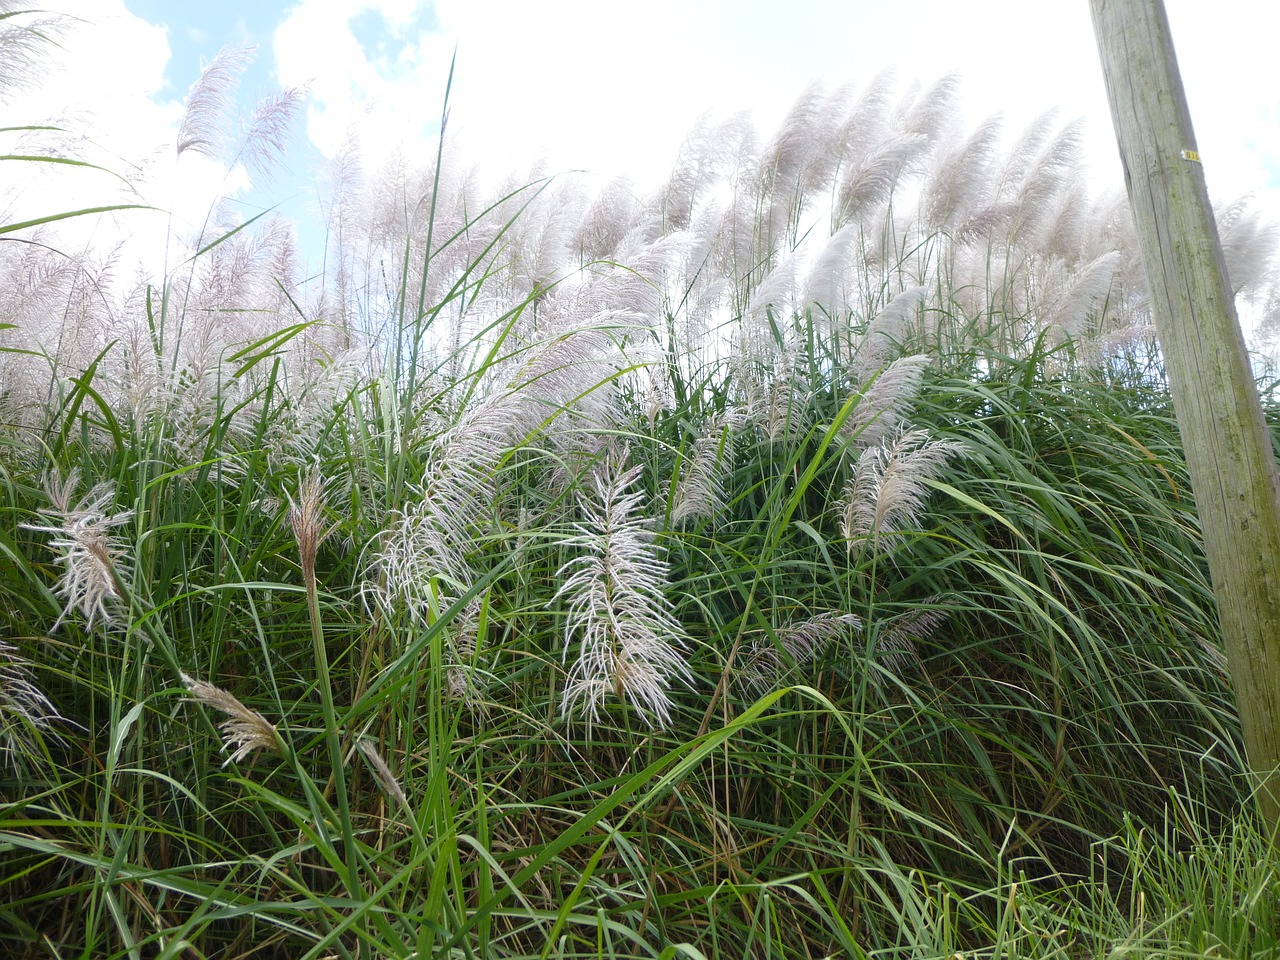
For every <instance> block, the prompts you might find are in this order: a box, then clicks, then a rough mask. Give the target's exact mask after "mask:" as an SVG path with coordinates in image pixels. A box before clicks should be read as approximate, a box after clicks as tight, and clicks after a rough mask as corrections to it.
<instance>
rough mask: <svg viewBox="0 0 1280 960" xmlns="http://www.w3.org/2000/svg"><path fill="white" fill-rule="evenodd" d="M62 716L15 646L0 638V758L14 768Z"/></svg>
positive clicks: (30, 752) (30, 753) (36, 746)
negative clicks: (37, 683) (40, 686)
mask: <svg viewBox="0 0 1280 960" xmlns="http://www.w3.org/2000/svg"><path fill="white" fill-rule="evenodd" d="M62 719H63V718H62V716H61V715H60V714H59V713H58V711H57V710H56V709H54V706H53V704H52V703H50V701H49V698H48V697H46V696H45V694H44V691H42V690H41V689H40V688H39V687H38V686H36V683H35V679H34V678H33V676H32V673H31V665H30V663H29V662H28V661H27V660H26V659H24V658H23V657H22V656H21V655H20V654H19V653H18V649H17V647H14V646H13V645H11V644H9V643H6V642H5V641H3V640H0V760H3V761H5V762H7V763H8V764H9V765H10V766H12V767H13V769H15V770H17V769H18V765H19V760H20V759H21V758H23V757H32V756H35V755H36V754H37V753H38V752H39V743H38V738H39V737H40V736H41V735H42V734H46V733H50V732H51V730H52V727H53V724H54V723H55V722H57V721H61V720H62Z"/></svg>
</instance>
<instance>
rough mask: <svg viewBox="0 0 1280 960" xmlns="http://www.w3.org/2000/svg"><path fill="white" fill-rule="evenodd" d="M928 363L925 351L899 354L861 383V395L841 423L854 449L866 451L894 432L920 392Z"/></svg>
mask: <svg viewBox="0 0 1280 960" xmlns="http://www.w3.org/2000/svg"><path fill="white" fill-rule="evenodd" d="M930 363H932V361H931V360H930V358H929V357H928V356H927V355H926V354H912V355H911V356H908V357H899V358H898V359H897V360H895V361H893V363H891V364H889V365H888V366H887V367H885V368H884V369H883V370H882V371H881V372H880V374H879V376H877V377H876V378H875V379H874V380H872V381H871V382H870V383H869V384H866V385H864V386H863V387H862V388H861V389H862V396H861V397H859V398H858V403H857V405H856V406H855V407H854V408H853V410H852V411H851V412H850V413H849V418H848V419H847V420H846V421H845V423H844V427H843V430H842V433H843V435H844V436H845V438H846V439H848V440H850V441H852V442H853V443H854V444H855V445H856V447H857V449H859V450H865V449H867V448H869V447H874V446H876V445H877V444H878V443H880V441H881V440H883V439H884V438H885V437H887V436H889V435H890V434H892V433H894V432H896V431H897V429H898V427H899V426H900V425H901V423H902V421H903V418H904V417H905V416H906V414H907V410H908V409H909V407H910V406H911V403H912V402H913V401H914V400H915V398H916V396H917V395H918V394H919V393H920V384H921V382H922V381H923V380H924V372H925V370H927V369H928V367H929V364H930Z"/></svg>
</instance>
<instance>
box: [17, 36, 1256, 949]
mask: <svg viewBox="0 0 1280 960" xmlns="http://www.w3.org/2000/svg"><path fill="white" fill-rule="evenodd" d="M229 56H230V59H228V60H227V61H225V62H223V63H222V64H221V66H220V67H219V69H220V70H224V71H229V73H228V76H233V75H234V73H235V69H234V68H235V67H236V66H237V63H238V62H239V61H237V60H236V56H235V55H229ZM227 82H229V80H225V79H224V80H220V79H219V74H217V72H216V71H215V72H214V73H212V74H209V75H207V76H206V77H205V78H204V80H202V84H206V85H209V88H208V89H205V88H204V87H198V88H197V89H196V90H195V91H194V92H193V99H192V103H191V110H192V111H193V116H192V117H191V118H190V123H188V124H187V125H186V126H185V127H184V133H183V135H182V139H180V141H179V146H180V148H182V149H186V150H203V151H207V152H208V153H209V154H211V155H213V156H216V157H221V158H222V159H228V157H227V153H226V151H228V150H231V151H234V150H235V149H236V148H235V146H234V145H228V142H227V141H226V140H225V138H223V137H222V136H221V133H220V132H219V129H218V121H219V117H220V116H221V115H222V106H221V102H220V101H218V100H217V98H216V96H214V94H216V93H217V92H218V84H220V83H227ZM953 95H954V85H953V84H952V83H950V82H943V83H941V84H939V85H938V86H936V87H934V88H932V89H931V90H928V91H926V92H924V93H916V94H909V95H907V96H905V97H896V96H895V95H894V92H893V87H892V85H891V83H889V82H888V81H887V80H883V79H882V80H881V81H878V82H877V83H875V84H873V85H872V86H871V87H870V88H869V89H868V90H867V91H865V92H864V93H863V94H862V95H861V96H860V97H856V98H855V97H852V96H851V95H849V94H847V93H846V92H843V91H842V92H838V93H827V92H825V91H822V90H821V89H820V88H817V87H815V88H812V89H811V90H809V91H808V92H807V93H806V94H805V96H804V97H803V98H802V99H801V101H800V102H799V103H798V104H797V107H796V109H795V110H794V111H793V112H792V114H791V116H790V117H789V118H788V120H787V121H786V123H785V124H784V127H783V129H782V130H781V131H780V132H779V133H778V135H777V136H776V137H774V138H773V139H771V140H761V139H759V138H756V137H754V136H753V135H752V134H751V132H750V131H749V130H748V129H747V128H746V127H745V126H744V125H743V122H741V121H735V122H734V123H731V124H728V125H726V126H725V127H723V128H721V129H719V130H713V129H710V128H703V129H701V130H700V132H698V133H697V134H695V136H694V137H692V138H691V139H690V141H689V143H688V144H686V146H685V148H684V149H683V151H682V152H681V155H680V159H679V161H678V164H677V167H676V169H675V170H674V171H673V173H672V176H671V178H670V181H669V182H668V184H667V185H666V186H665V187H664V189H663V190H662V191H660V192H659V193H658V194H657V195H656V196H654V197H652V198H636V197H631V196H626V195H623V194H621V193H619V192H618V191H616V190H613V191H606V192H605V193H604V194H603V195H601V196H598V197H592V196H589V195H588V194H586V193H585V192H583V190H581V189H580V187H579V186H578V185H577V184H576V182H574V181H573V180H571V179H566V180H563V181H558V182H555V183H549V182H539V183H536V184H534V185H532V186H529V187H525V186H511V185H506V186H503V187H501V188H499V189H498V190H497V191H496V193H494V194H492V195H489V196H485V195H484V194H483V192H482V190H481V188H480V187H479V186H478V185H477V184H476V183H475V182H474V181H473V180H471V179H469V178H468V177H467V176H466V175H465V174H463V173H462V172H461V168H460V167H458V166H457V165H456V164H455V163H454V162H453V160H452V158H451V157H450V156H449V152H448V151H447V150H446V149H445V147H446V143H445V142H444V141H442V144H441V150H440V153H439V155H438V156H437V158H436V161H435V163H434V165H430V166H429V167H428V168H427V169H426V170H421V171H414V170H407V169H400V168H397V169H393V170H389V171H386V172H384V173H376V172H375V173H373V174H369V175H367V176H366V175H364V174H361V172H360V171H359V170H358V168H357V165H356V164H355V163H354V162H353V161H351V160H350V159H349V158H348V161H347V162H346V163H345V164H344V165H343V167H342V169H340V170H338V171H337V172H336V173H335V177H334V182H335V184H336V186H335V189H336V190H337V191H338V195H335V197H334V198H333V202H332V204H331V209H332V211H333V212H334V216H335V217H336V218H337V219H336V220H335V222H334V225H333V226H334V230H333V231H332V238H333V241H332V242H333V244H334V248H333V249H332V250H331V251H330V252H331V254H332V256H331V261H330V262H332V263H336V264H339V265H340V266H338V267H337V268H335V270H334V271H333V272H332V273H331V274H329V275H327V276H326V277H325V283H324V284H323V290H318V289H316V288H315V287H310V288H308V287H304V286H303V285H302V284H301V283H300V282H297V278H298V277H301V276H304V275H305V274H304V272H303V271H301V270H300V269H296V268H297V267H298V264H297V263H296V260H295V259H294V256H293V254H292V253H291V249H292V248H291V246H290V244H289V242H288V239H289V238H288V231H287V229H282V228H281V227H279V226H278V225H276V226H271V225H269V224H266V223H265V222H263V223H262V224H258V225H257V226H258V227H260V228H261V229H260V230H256V231H255V230H254V229H252V227H253V226H254V225H249V224H227V225H226V232H225V233H223V234H220V235H217V236H216V237H213V238H211V237H210V236H202V237H201V238H200V239H199V240H198V241H197V242H196V243H195V245H194V247H193V252H194V251H195V250H199V251H200V252H199V254H198V255H197V256H195V257H194V258H193V259H192V260H191V261H190V264H189V265H188V267H187V269H185V270H183V271H178V272H174V271H168V270H161V271H160V273H159V275H158V277H157V278H156V280H155V282H154V283H153V284H151V285H148V286H147V287H146V288H145V289H144V290H143V291H142V292H141V293H139V294H138V295H134V296H126V297H125V298H124V299H123V300H122V301H121V302H120V303H119V304H115V305H114V306H113V311H112V316H114V317H116V321H114V322H124V321H125V319H126V318H127V322H125V325H124V327H112V328H111V329H113V330H115V331H116V332H122V331H124V330H127V331H128V332H129V333H130V336H127V337H126V336H119V337H115V336H111V337H108V339H106V340H104V341H103V342H102V343H101V344H98V345H97V346H96V349H94V350H92V351H86V347H85V344H83V343H79V344H77V343H73V342H71V338H70V335H69V334H68V339H67V340H66V342H65V343H63V342H62V341H57V345H55V341H56V338H55V340H50V339H48V338H47V337H46V334H47V333H48V331H46V330H44V329H43V327H41V326H40V324H41V322H42V321H41V320H40V317H39V316H37V314H40V313H41V312H40V311H39V310H37V305H38V304H39V303H40V302H41V301H40V299H39V297H35V296H33V297H30V298H28V299H26V300H21V302H18V301H15V303H16V307H15V309H14V311H13V313H12V315H13V316H14V317H15V321H14V322H15V325H16V326H15V328H13V329H10V330H2V331H0V335H4V336H6V337H8V338H9V340H7V341H5V342H4V343H3V344H2V345H3V346H4V348H5V352H4V353H3V354H0V404H2V405H3V407H4V410H5V411H6V416H12V417H13V418H14V419H15V421H16V422H17V423H19V424H20V425H21V426H22V430H21V431H20V432H18V433H16V434H15V435H14V436H13V437H12V438H10V439H7V440H6V441H5V445H4V446H3V447H0V465H2V466H3V470H2V471H0V511H3V512H4V513H5V515H6V516H7V517H8V518H9V519H10V520H11V522H10V523H8V524H5V525H0V553H3V554H4V556H5V558H6V560H7V561H9V562H7V563H6V564H3V565H0V629H3V630H4V631H6V634H7V635H8V636H11V637H13V638H15V641H16V642H14V643H10V642H9V641H8V640H3V639H0V722H8V721H9V719H12V718H14V717H20V719H21V720H22V726H21V727H11V728H0V736H5V735H6V734H5V733H4V730H5V729H9V730H11V734H10V735H9V736H10V739H9V740H8V741H7V742H9V743H12V744H17V745H18V748H19V752H21V753H22V754H23V756H24V757H25V760H24V763H23V765H22V769H21V771H19V770H18V768H17V766H14V767H5V768H4V769H3V770H0V848H3V849H4V851H5V857H4V859H3V861H0V888H3V891H4V896H3V897H0V938H3V939H4V943H5V946H6V947H7V948H10V952H13V953H15V954H16V955H35V954H36V953H37V952H39V951H44V952H46V953H53V954H57V955H63V956H65V955H71V954H75V955H80V956H96V955H110V956H122V957H123V956H129V957H135V956H136V957H141V956H148V955H151V954H155V955H160V956H181V955H187V954H189V955H192V956H228V957H232V956H246V955H249V954H254V955H259V956H282V957H283V956H289V957H296V956H304V957H311V958H319V957H330V956H334V957H342V958H344V960H345V958H355V957H384V956H385V957H406V958H407V957H411V956H426V955H429V954H437V953H439V954H441V955H444V954H455V953H456V954H458V955H467V956H484V957H512V958H515V957H534V956H538V957H547V956H551V955H556V956H563V957H574V956H584V957H585V956H592V957H599V956H628V957H635V956H646V957H647V956H652V957H656V958H667V957H673V956H739V955H740V956H748V955H750V956H760V957H811V956H832V955H848V956H904V957H905V956H910V957H953V956H957V955H964V956H971V955H973V956H986V955H989V956H992V957H996V956H1002V957H1003V956H1009V957H1013V956H1027V957H1032V956H1035V957H1046V956H1074V955H1079V954H1082V953H1089V954H1092V953H1096V952H1103V951H1112V952H1134V953H1140V954H1144V955H1161V956H1171V955H1173V954H1175V953H1180V952H1186V951H1192V952H1194V951H1202V952H1203V951H1210V950H1215V949H1220V950H1224V951H1230V952H1233V953H1237V954H1242V955H1243V954H1246V953H1249V952H1250V951H1255V952H1260V951H1266V950H1271V949H1274V945H1275V941H1276V937H1275V933H1276V930H1275V927H1274V923H1272V922H1271V920H1270V919H1269V917H1273V916H1275V910H1274V906H1275V877H1274V859H1273V857H1271V854H1270V850H1271V848H1270V847H1269V846H1268V844H1267V843H1266V842H1265V840H1266V838H1263V837H1262V836H1261V835H1260V834H1259V832H1258V829H1257V827H1256V825H1255V824H1254V823H1253V821H1252V820H1251V819H1250V818H1249V816H1248V815H1247V814H1246V813H1244V812H1242V811H1243V810H1245V809H1246V807H1245V805H1244V804H1245V800H1246V798H1245V797H1244V796H1243V795H1242V793H1241V790H1242V787H1241V783H1242V782H1243V781H1242V779H1241V778H1240V773H1241V771H1242V770H1243V769H1244V766H1243V761H1242V755H1241V748H1240V744H1239V737H1238V732H1237V723H1236V719H1235V714H1234V710H1233V706H1232V700H1231V694H1230V690H1229V689H1228V686H1227V682H1226V677H1225V674H1224V671H1223V670H1222V665H1221V654H1220V652H1219V651H1218V648H1217V643H1216V628H1215V620H1214V610H1213V599H1212V592H1211V590H1210V588H1209V583H1208V577H1207V573H1206V570H1205V568H1204V562H1203V557H1202V555H1201V553H1200V548H1199V542H1198V534H1197V530H1196V522H1195V512H1194V502H1193V500H1192V498H1191V496H1190V491H1189V488H1188V484H1187V480H1186V476H1185V470H1184V467H1183V464H1182V460H1181V456H1180V452H1179V443H1178V436H1177V430H1176V423H1175V420H1174V417H1173V414H1172V411H1171V408H1170V405H1169V402H1168V397H1167V392H1166V391H1165V390H1164V386H1163V381H1162V373H1161V371H1160V369H1159V354H1158V352H1157V351H1155V350H1154V349H1152V347H1151V345H1150V344H1148V343H1146V342H1145V341H1143V340H1141V339H1140V338H1139V337H1137V336H1136V335H1135V331H1137V330H1139V329H1140V328H1141V326H1142V323H1143V322H1144V320H1145V317H1144V315H1143V310H1144V307H1143V302H1144V301H1143V298H1142V293H1141V286H1140V280H1139V279H1138V278H1136V277H1135V276H1134V275H1133V274H1132V273H1131V272H1129V271H1128V270H1127V269H1126V268H1125V264H1126V263H1128V257H1129V248H1128V247H1127V246H1126V245H1125V244H1126V239H1125V234H1124V231H1123V229H1119V228H1118V227H1117V224H1116V222H1115V220H1114V216H1113V214H1114V211H1113V210H1112V208H1111V207H1109V206H1106V204H1105V203H1102V202H1099V203H1098V204H1097V205H1096V206H1090V205H1089V204H1088V203H1085V202H1084V200H1083V199H1082V198H1080V197H1078V196H1077V194H1076V192H1075V191H1076V187H1075V184H1076V182H1077V178H1074V177H1073V176H1072V164H1073V163H1074V160H1075V153H1074V143H1075V141H1074V139H1073V134H1072V131H1071V130H1069V129H1068V130H1056V128H1054V127H1053V125H1052V124H1051V123H1049V122H1047V121H1046V122H1042V123H1040V124H1037V125H1036V126H1035V127H1033V128H1032V129H1031V130H1030V131H1028V133H1027V134H1026V135H1025V136H1024V137H1023V138H1022V139H1021V140H1019V141H1018V142H1017V143H1016V144H1015V145H1014V146H1013V147H1012V149H1011V150H1010V151H1009V152H1008V154H1007V155H1004V156H995V155H993V145H994V144H995V143H996V142H997V141H996V139H995V125H994V124H992V123H988V124H985V125H983V126H982V127H980V128H979V129H978V130H977V131H975V132H973V133H972V134H971V135H968V136H967V137H961V136H952V134H953V133H957V132H958V131H956V130H955V129H954V124H953V121H952V119H951V118H952V116H953V111H952V110H951V107H950V104H951V98H952V97H953ZM278 106H279V105H277V107H278ZM277 107H272V106H271V105H270V104H268V105H267V107H266V109H267V111H268V113H269V114H270V115H272V116H275V117H277V119H278V118H279V117H280V116H281V115H282V114H281V113H279V112H278V110H277ZM273 110H276V111H277V112H274V113H273V112H272V111H273ZM277 132H278V131H277ZM263 142H264V143H267V144H268V146H270V145H272V144H275V145H276V146H272V147H271V150H276V149H278V146H279V144H280V143H281V142H282V141H279V140H278V139H271V138H269V137H268V138H267V139H266V140H264V141H263ZM957 143H958V144H962V146H961V147H958V148H956V147H953V146H952V145H953V144H957ZM271 150H269V151H268V152H271ZM975 158H980V161H979V162H975ZM726 198H732V201H731V202H730V201H729V200H728V199H726ZM366 200H367V202H365V201H366ZM1106 211H1111V212H1109V213H1107V212H1106ZM1233 215H1236V216H1239V215H1241V214H1239V212H1238V211H1237V213H1236V214H1233ZM215 222H216V218H211V220H210V224H213V223H215ZM208 228H209V229H214V228H213V227H212V226H209V227H208ZM806 237H820V238H822V241H823V242H822V243H821V245H820V249H818V250H817V251H814V250H813V249H810V247H808V246H806V240H805V238H806ZM211 239H212V242H210V241H211ZM5 253H7V251H3V250H0V273H2V274H3V275H4V276H5V277H14V276H16V275H17V274H18V273H19V272H22V271H26V272H25V274H24V275H25V276H28V277H30V276H35V275H36V274H33V273H32V272H31V270H30V269H29V268H30V267H31V264H30V263H29V262H28V261H25V260H24V261H22V262H21V263H18V262H17V261H15V260H13V259H9V258H6V257H5V256H4V255H3V254H5ZM390 263H394V264H399V267H398V269H397V270H387V269H384V266H385V265H386V264H390ZM82 268H83V271H82V272H79V273H78V272H77V271H81V270H82ZM93 271H94V267H93V265H91V264H77V265H76V266H75V267H74V269H73V270H72V271H71V272H72V274H75V276H72V277H65V276H58V277H55V276H54V275H53V273H50V274H49V276H48V278H47V279H48V283H49V284H50V289H56V290H57V291H60V293H65V292H66V290H68V289H71V288H72V287H74V286H75V285H76V284H82V283H84V282H85V278H86V277H87V276H91V275H93ZM1258 272H1259V271H1255V273H1258ZM1261 272H1262V273H1265V271H1261ZM37 273H38V272H37ZM1233 276H1234V274H1233ZM267 280H271V281H272V282H270V283H268V282H267ZM276 281H278V282H276ZM1250 282H1251V281H1250ZM1246 285H1247V284H1246ZM1255 286H1256V284H1255ZM11 287H12V288H13V289H21V287H20V285H19V284H16V283H15V284H13V285H11ZM1254 292H1256V290H1255V291H1254ZM281 294H282V295H281ZM206 307H207V308H210V309H216V310H222V309H231V308H234V309H235V311H236V313H235V316H236V317H237V318H238V320H243V322H244V325H243V326H237V325H235V324H231V323H226V324H222V325H220V326H219V325H214V324H212V323H210V322H208V321H207V319H206V314H205V313H204V311H205V308H206ZM85 316H88V314H87V313H86V314H76V315H73V314H68V318H69V321H71V320H77V319H78V320H83V319H84V317H85ZM42 338H44V339H42ZM68 371H70V373H69V374H68ZM36 374H39V376H37V375H36ZM1268 402H1269V403H1270V404H1271V405H1272V406H1274V403H1273V401H1272V400H1271V398H1270V396H1268ZM1272 419H1274V420H1276V422H1280V417H1274V416H1273V417H1272ZM46 478H53V480H51V481H50V480H47V479H46ZM42 487H44V488H45V489H42ZM83 491H87V492H83ZM49 548H53V551H54V552H53V555H52V559H51V556H50V550H49ZM101 632H109V633H110V636H111V642H110V643H98V642H94V636H95V635H96V634H97V633H101ZM157 667H159V669H157ZM197 678H198V679H197ZM37 680H38V681H39V685H37ZM6 691H7V692H6ZM15 691H16V692H15ZM6 697H7V699H5V698H6ZM184 698H185V699H187V700H189V701H195V704H203V706H204V707H207V708H212V714H211V713H210V711H209V710H205V709H199V708H196V707H195V705H194V704H193V705H192V706H189V707H186V708H184V707H182V706H181V701H182V700H183V699H184ZM55 703H56V704H57V710H56V711H55V710H54V709H53V706H52V705H53V704H55ZM15 704H16V706H15ZM6 711H7V712H6ZM59 713H60V714H61V715H62V716H63V717H65V718H66V722H65V723H63V722H62V721H61V720H59V719H57V715H58V714H59ZM268 717H270V718H272V719H270V720H268V719H267V718H268ZM584 719H585V720H586V721H587V722H585V723H584V722H582V721H583V720H584ZM637 721H638V722H637ZM55 725H56V727H57V731H58V735H57V736H51V735H50V734H51V733H52V732H53V730H54V729H55ZM24 737H25V739H23V738H24ZM28 774H30V775H28ZM1190 797H1195V798H1196V801H1195V803H1194V804H1192V803H1191V802H1190V801H1189V800H1188V798H1190ZM1117 824H1120V825H1122V826H1123V829H1121V830H1119V831H1117Z"/></svg>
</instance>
